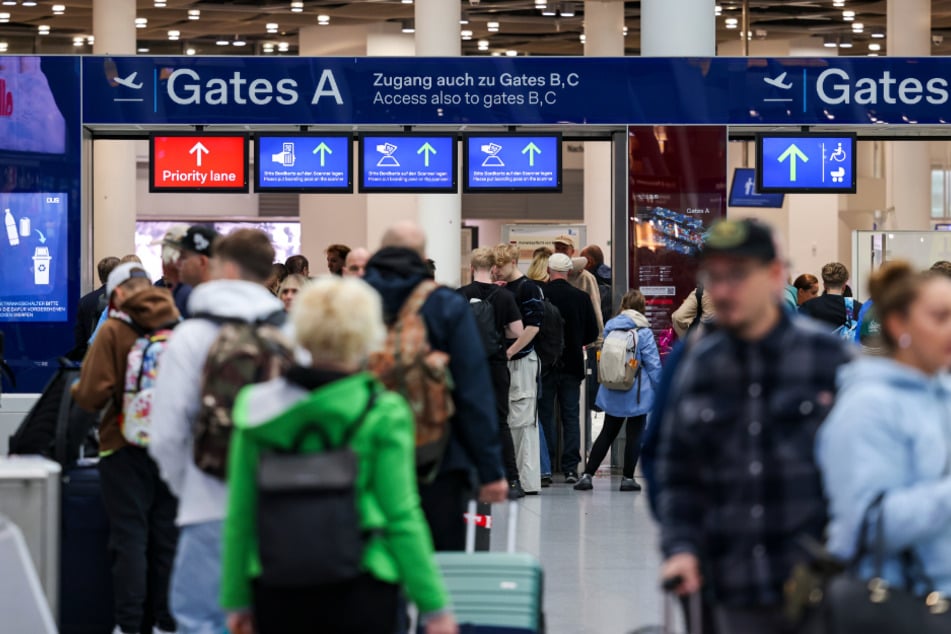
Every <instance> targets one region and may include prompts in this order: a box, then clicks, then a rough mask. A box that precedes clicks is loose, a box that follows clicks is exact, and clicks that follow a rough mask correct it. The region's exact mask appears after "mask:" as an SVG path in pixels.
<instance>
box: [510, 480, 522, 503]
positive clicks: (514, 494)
mask: <svg viewBox="0 0 951 634" xmlns="http://www.w3.org/2000/svg"><path fill="white" fill-rule="evenodd" d="M523 497H525V489H523V488H522V483H521V482H520V481H518V480H512V481H510V482H509V499H510V500H518V499H520V498H523Z"/></svg>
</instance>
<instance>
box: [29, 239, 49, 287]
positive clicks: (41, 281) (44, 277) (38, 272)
mask: <svg viewBox="0 0 951 634" xmlns="http://www.w3.org/2000/svg"><path fill="white" fill-rule="evenodd" d="M52 259H53V258H52V257H51V256H50V249H49V247H36V249H35V250H34V251H33V284H35V285H37V286H48V285H49V283H50V261H51V260H52Z"/></svg>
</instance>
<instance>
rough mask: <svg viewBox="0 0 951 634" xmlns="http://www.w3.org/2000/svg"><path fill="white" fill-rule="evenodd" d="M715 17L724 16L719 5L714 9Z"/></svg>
mask: <svg viewBox="0 0 951 634" xmlns="http://www.w3.org/2000/svg"><path fill="white" fill-rule="evenodd" d="M713 15H723V7H722V6H720V5H719V4H718V5H717V6H715V7H713Z"/></svg>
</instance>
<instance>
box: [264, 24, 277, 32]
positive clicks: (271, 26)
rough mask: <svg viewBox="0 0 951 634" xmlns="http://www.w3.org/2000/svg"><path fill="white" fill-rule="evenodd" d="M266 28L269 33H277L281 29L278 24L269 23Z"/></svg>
mask: <svg viewBox="0 0 951 634" xmlns="http://www.w3.org/2000/svg"><path fill="white" fill-rule="evenodd" d="M265 28H266V29H267V32H268V33H277V32H278V30H279V29H280V27H279V26H278V24H277V22H268V23H267V24H266V25H265Z"/></svg>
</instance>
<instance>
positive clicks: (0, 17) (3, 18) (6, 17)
mask: <svg viewBox="0 0 951 634" xmlns="http://www.w3.org/2000/svg"><path fill="white" fill-rule="evenodd" d="M9 21H10V14H9V13H0V23H3V24H6V23H7V22H9Z"/></svg>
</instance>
